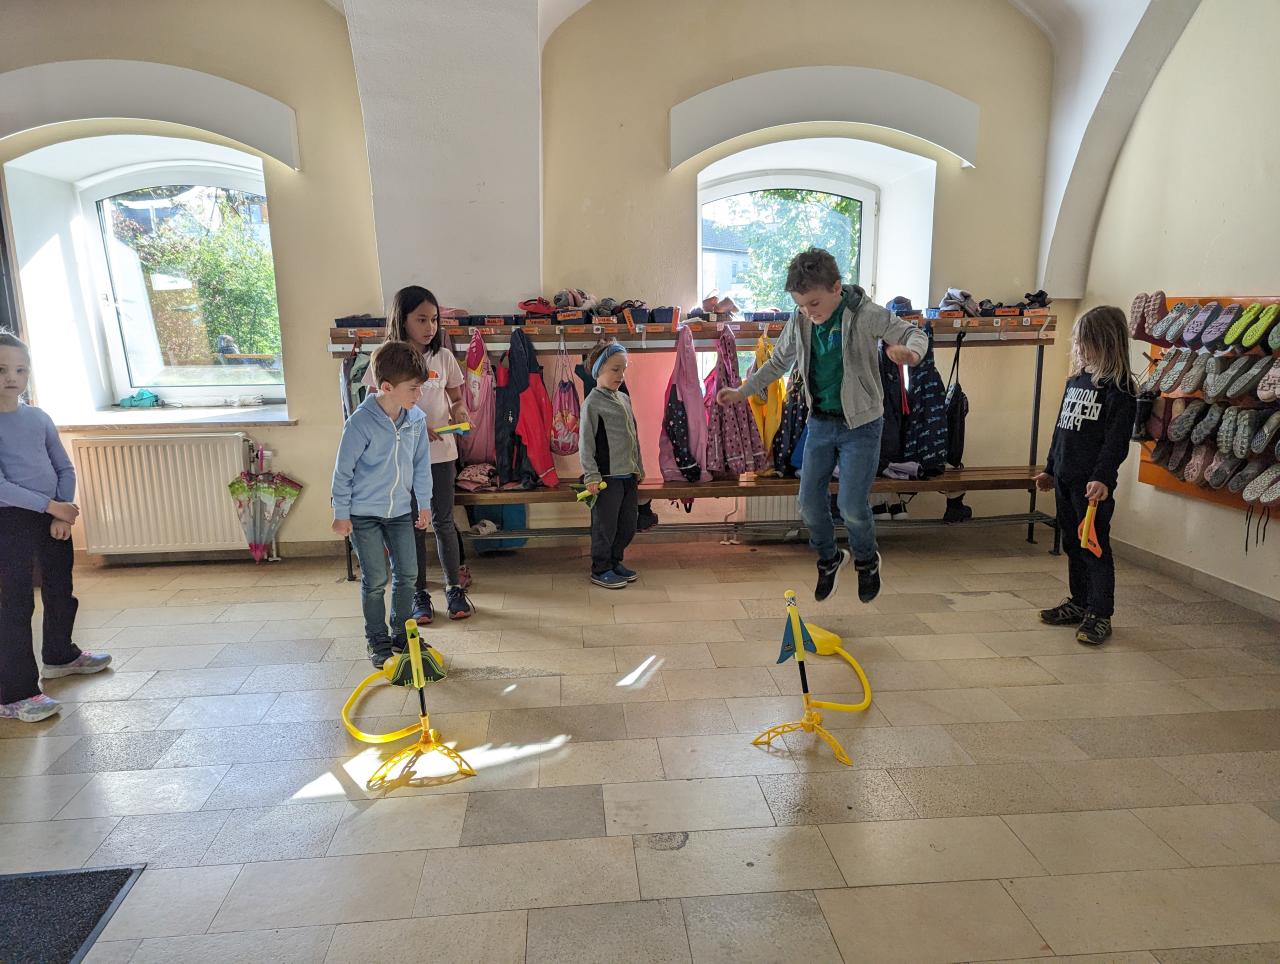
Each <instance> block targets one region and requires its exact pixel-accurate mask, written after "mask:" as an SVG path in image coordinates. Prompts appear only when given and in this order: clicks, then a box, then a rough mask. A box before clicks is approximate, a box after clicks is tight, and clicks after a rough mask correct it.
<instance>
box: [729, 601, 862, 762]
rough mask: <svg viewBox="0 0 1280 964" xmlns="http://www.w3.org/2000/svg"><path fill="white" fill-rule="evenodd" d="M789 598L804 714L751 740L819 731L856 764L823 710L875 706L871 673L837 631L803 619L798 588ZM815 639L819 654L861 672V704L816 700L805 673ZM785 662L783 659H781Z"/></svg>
mask: <svg viewBox="0 0 1280 964" xmlns="http://www.w3.org/2000/svg"><path fill="white" fill-rule="evenodd" d="M785 597H786V601H787V618H788V620H789V624H788V625H789V629H790V637H791V639H792V641H793V642H794V647H795V657H796V662H797V663H798V664H799V668H800V688H801V691H802V695H803V698H804V716H802V717H801V718H800V719H799V720H796V721H795V722H794V723H778V724H777V725H775V726H771V727H769V729H767V730H765V731H764V732H763V733H761V734H760V735H759V736H757V737H756V738H755V739H754V740H752V741H751V743H752V745H753V746H769V745H770V744H772V743H773V741H774V740H775V739H776V738H778V737H780V736H782V735H783V734H786V733H796V732H801V731H802V732H805V733H815V734H817V735H818V737H819V738H821V740H822V741H823V742H824V743H826V744H827V746H829V747H831V752H832V753H833V754H834V755H835V758H836V759H837V760H838V761H839V762H840V763H843V764H844V765H845V766H853V761H852V760H850V759H849V754H848V753H846V752H845V749H844V747H843V746H841V745H840V741H839V740H837V739H836V738H835V737H834V736H832V735H831V732H830V731H829V730H828V729H827V728H826V727H825V726H823V725H822V714H821V713H820V712H818V711H819V710H820V709H821V710H834V711H836V712H839V713H858V712H861V711H862V710H865V709H866V708H867V707H869V706H870V705H871V684H870V683H869V682H867V674H866V673H864V672H863V670H862V667H861V666H859V665H858V661H857V660H856V659H854V658H853V657H852V656H850V655H849V653H848V652H847V651H846V650H845V648H844V646H843V645H842V644H841V639H840V637H839V636H837V635H836V634H835V633H832V632H828V631H827V630H825V629H822V628H821V627H819V626H808V625H805V624H803V623H801V621H800V610H799V607H798V606H797V605H796V594H795V591H794V590H791V589H788V590H787V591H786V593H785ZM806 641H812V643H813V646H814V649H815V650H816V651H817V653H818V655H819V656H835V655H838V656H840V657H841V658H842V659H843V660H844V661H845V662H846V663H848V664H849V665H850V666H851V667H852V668H853V671H854V672H855V673H856V674H857V676H858V680H859V682H861V684H862V694H863V699H862V702H861V703H833V702H831V701H830V700H815V699H814V698H813V697H812V696H810V695H809V677H808V674H807V673H806V672H805V666H804V660H805V655H804V654H805V642H806ZM783 645H784V650H783V653H784V656H785V654H786V649H785V646H786V640H785V638H784V642H783ZM779 661H780V662H781V661H782V660H781V659H780V660H779Z"/></svg>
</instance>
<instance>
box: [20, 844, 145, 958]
mask: <svg viewBox="0 0 1280 964" xmlns="http://www.w3.org/2000/svg"><path fill="white" fill-rule="evenodd" d="M141 873H142V865H138V866H135V867H107V868H104V869H102V870H47V871H42V872H41V873H36V874H6V875H3V876H0V961H4V962H5V964H75V962H78V961H82V960H84V956H85V955H86V954H88V953H89V948H91V947H92V946H93V942H94V941H96V940H97V939H98V935H99V934H101V933H102V929H103V928H104V927H106V926H107V921H109V920H110V919H111V915H112V914H114V913H115V912H116V908H117V907H119V906H120V903H121V901H123V900H124V898H125V896H126V895H127V894H128V893H129V888H131V887H132V886H133V882H134V881H135V880H137V879H138V875H139V874H141Z"/></svg>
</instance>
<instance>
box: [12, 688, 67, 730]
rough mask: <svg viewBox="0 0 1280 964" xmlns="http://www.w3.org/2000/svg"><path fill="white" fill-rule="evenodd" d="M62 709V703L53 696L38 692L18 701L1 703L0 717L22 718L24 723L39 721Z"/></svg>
mask: <svg viewBox="0 0 1280 964" xmlns="http://www.w3.org/2000/svg"><path fill="white" fill-rule="evenodd" d="M60 709H62V704H61V703H59V702H58V701H57V700H55V699H54V698H53V697H52V696H45V695H44V694H43V693H37V694H36V695H35V696H29V697H27V698H26V699H25V700H18V702H16V703H0V718H7V719H10V720H21V721H22V722H23V723H39V722H40V721H41V720H45V719H48V718H49V717H51V716H53V714H54V713H57V712H58V711H59V710H60Z"/></svg>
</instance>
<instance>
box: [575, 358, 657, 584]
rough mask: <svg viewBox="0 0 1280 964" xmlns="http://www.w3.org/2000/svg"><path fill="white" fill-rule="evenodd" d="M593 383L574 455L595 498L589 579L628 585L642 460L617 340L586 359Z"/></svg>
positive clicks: (632, 579) (632, 577)
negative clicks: (629, 551)
mask: <svg viewBox="0 0 1280 964" xmlns="http://www.w3.org/2000/svg"><path fill="white" fill-rule="evenodd" d="M587 368H588V369H589V370H590V372H591V377H592V378H594V379H595V380H596V387H595V388H594V389H593V390H592V391H591V393H590V394H589V395H587V397H586V400H585V401H583V403H582V412H581V413H580V415H579V423H578V454H579V455H580V456H581V458H582V480H583V482H585V483H586V485H587V491H589V492H591V493H592V494H593V495H594V496H595V497H596V499H595V503H594V504H593V505H592V506H591V581H592V582H593V583H595V584H596V585H597V586H603V587H604V588H605V589H626V588H627V584H628V583H631V582H635V581H636V579H638V578H639V577H638V575H637V574H636V573H635V572H634V571H633V570H631V569H628V568H627V567H626V566H624V565H623V564H622V554H623V553H624V552H626V549H627V546H629V545H630V544H631V540H632V539H633V538H635V534H636V510H637V507H638V505H637V504H638V498H637V496H638V494H639V486H640V482H641V480H642V479H643V478H644V463H643V461H642V460H641V457H640V437H639V434H638V433H637V432H636V417H635V414H634V413H633V412H632V411H631V398H630V397H629V396H628V395H627V394H626V393H625V392H623V391H621V388H622V380H623V378H624V377H625V376H626V374H627V350H626V349H625V348H623V347H622V346H621V345H619V344H618V343H617V342H616V341H614V342H606V343H604V344H601V345H597V346H596V347H595V348H594V349H593V350H592V352H591V354H590V355H589V356H588V357H587Z"/></svg>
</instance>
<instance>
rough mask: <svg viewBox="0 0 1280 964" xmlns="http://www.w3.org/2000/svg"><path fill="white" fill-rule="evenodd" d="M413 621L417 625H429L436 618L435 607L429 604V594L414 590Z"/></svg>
mask: <svg viewBox="0 0 1280 964" xmlns="http://www.w3.org/2000/svg"><path fill="white" fill-rule="evenodd" d="M412 615H413V621H414V622H416V623H417V624H418V625H419V626H430V625H431V620H433V619H435V618H436V607H435V606H433V605H431V594H430V593H428V592H415V593H414V594H413V614H412Z"/></svg>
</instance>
